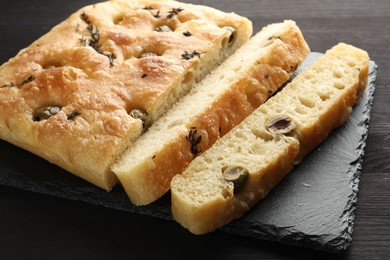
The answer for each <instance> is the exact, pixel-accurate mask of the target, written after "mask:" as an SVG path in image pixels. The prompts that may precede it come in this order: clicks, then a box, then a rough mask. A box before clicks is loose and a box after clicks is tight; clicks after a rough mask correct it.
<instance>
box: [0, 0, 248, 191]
mask: <svg viewBox="0 0 390 260" xmlns="http://www.w3.org/2000/svg"><path fill="white" fill-rule="evenodd" d="M251 32H252V27H251V23H250V21H249V20H247V19H246V18H243V17H240V16H238V15H236V14H233V13H231V14H227V13H223V12H221V11H218V10H215V9H213V8H209V7H204V6H197V5H191V4H185V3H179V2H176V1H151V0H149V1H148V0H132V1H125V0H112V1H109V2H104V3H99V4H95V5H91V6H86V7H84V8H82V9H81V10H79V11H77V12H75V13H74V14H72V15H71V16H70V17H69V18H68V19H66V20H65V21H64V22H62V23H61V24H59V25H57V26H55V27H54V28H53V29H52V30H51V31H50V32H49V33H47V34H46V35H44V36H42V37H41V38H39V39H38V40H36V41H35V42H34V43H32V44H31V45H30V46H29V47H27V48H25V49H23V50H21V51H20V52H19V53H18V54H17V55H16V57H14V58H12V59H10V60H9V61H8V62H6V63H5V64H3V65H2V66H1V67H0V130H1V132H0V138H1V139H4V140H7V141H9V142H11V143H13V144H15V145H18V146H20V147H23V148H25V149H27V150H29V151H31V152H33V153H36V154H37V155H40V156H42V157H44V158H45V159H47V160H49V161H51V162H53V163H55V164H57V165H59V166H61V167H63V168H64V169H66V170H68V171H70V172H72V173H74V174H76V175H78V176H80V177H82V178H84V179H86V180H88V181H90V182H92V183H94V184H96V185H97V186H99V187H102V188H104V189H106V190H110V189H111V188H112V186H113V185H114V184H115V183H116V177H115V175H114V174H113V173H112V172H111V171H110V169H109V166H110V164H111V163H112V161H113V160H114V159H115V158H116V157H117V155H118V154H120V153H121V152H122V151H123V150H124V148H125V147H127V146H128V145H129V144H131V143H132V142H133V141H134V140H135V139H136V138H138V136H140V135H141V134H142V133H143V132H144V131H145V130H146V128H147V127H148V126H149V125H150V124H152V123H153V122H154V121H155V120H156V119H157V118H159V117H160V116H161V115H162V114H164V113H165V112H166V111H167V110H168V109H169V108H170V107H171V106H172V105H173V104H174V103H175V102H176V101H177V100H178V99H180V98H181V97H182V96H184V95H186V94H187V93H188V92H189V90H190V89H191V87H192V85H193V84H194V83H195V82H197V81H200V80H201V79H202V78H203V77H204V76H205V75H206V74H207V73H208V72H209V71H210V70H211V69H213V68H214V67H216V66H217V65H219V64H220V63H221V62H222V61H223V60H224V59H225V58H226V57H227V56H229V55H230V54H232V53H233V52H234V51H235V49H237V48H238V47H239V46H241V45H242V44H243V43H244V42H245V41H246V40H247V39H248V38H249V37H250V35H251ZM135 110H136V111H135ZM134 111H135V112H134Z"/></svg>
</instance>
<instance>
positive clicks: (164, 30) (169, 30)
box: [155, 25, 173, 32]
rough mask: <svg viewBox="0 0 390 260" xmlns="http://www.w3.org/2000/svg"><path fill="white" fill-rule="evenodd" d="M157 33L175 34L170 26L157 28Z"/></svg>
mask: <svg viewBox="0 0 390 260" xmlns="http://www.w3.org/2000/svg"><path fill="white" fill-rule="evenodd" d="M155 31H156V32H173V30H172V29H171V27H169V26H168V25H162V26H160V27H157V28H156V30H155Z"/></svg>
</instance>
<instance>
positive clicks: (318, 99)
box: [171, 44, 369, 234]
mask: <svg viewBox="0 0 390 260" xmlns="http://www.w3.org/2000/svg"><path fill="white" fill-rule="evenodd" d="M368 62H369V57H368V54H367V53H366V52H365V51H363V50H360V49H358V48H355V47H353V46H351V45H346V44H338V45H337V46H335V47H333V48H332V49H331V50H329V51H327V52H326V54H325V55H324V56H322V57H320V58H319V59H318V60H317V61H316V62H315V63H314V64H313V65H311V66H310V67H309V68H308V69H306V70H305V71H303V72H302V73H300V74H299V75H298V76H297V77H296V78H295V79H294V80H293V81H292V82H291V83H289V84H288V85H287V86H286V87H284V89H283V90H282V91H281V92H279V93H278V94H276V95H275V96H274V97H272V98H270V99H269V100H268V101H267V102H266V103H265V104H264V105H262V106H260V107H259V108H258V109H257V110H255V111H254V112H253V113H252V114H251V115H250V116H249V117H247V118H246V119H245V120H244V121H243V122H242V123H241V124H239V125H238V126H236V127H235V128H234V129H233V130H231V132H229V133H228V134H227V135H225V136H224V137H222V138H221V139H219V140H218V141H217V142H216V143H215V144H214V146H213V147H211V148H210V149H209V150H207V151H206V152H205V153H203V154H202V155H201V156H199V157H197V158H195V160H193V161H192V163H191V164H190V165H189V166H188V168H187V169H186V170H185V171H184V173H183V174H182V175H176V176H175V177H174V178H173V180H172V183H171V194H172V213H173V216H174V218H175V219H176V220H177V221H178V222H179V223H180V224H181V225H183V226H184V227H185V228H187V229H189V230H190V231H191V232H193V233H195V234H203V233H207V232H210V231H213V230H215V229H216V228H219V227H221V226H223V225H225V224H227V223H228V222H230V221H231V220H233V219H234V218H238V217H240V216H241V215H242V214H244V213H245V212H246V211H248V210H249V209H250V208H251V207H252V206H253V205H254V204H255V203H256V202H258V201H259V200H260V199H262V198H263V197H265V196H266V195H267V194H268V192H269V191H270V190H271V189H272V188H273V187H275V185H277V183H279V182H280V181H281V180H282V179H283V177H284V176H285V175H287V174H288V172H289V171H290V170H291V169H292V167H293V165H294V164H296V163H299V162H300V161H301V160H302V158H303V157H304V156H305V155H306V154H307V153H309V152H310V151H311V150H312V149H313V148H314V147H316V146H317V145H319V144H320V143H321V142H322V141H324V140H325V138H326V137H327V136H328V135H329V134H330V133H331V131H332V130H333V129H334V128H336V127H338V126H340V125H341V124H343V123H344V122H345V121H346V120H347V119H348V116H349V115H350V113H351V111H352V107H353V106H354V104H355V103H356V102H357V100H358V99H359V97H360V96H361V94H362V93H363V91H364V89H365V87H366V85H367V77H368Z"/></svg>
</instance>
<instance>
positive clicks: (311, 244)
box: [221, 53, 378, 253]
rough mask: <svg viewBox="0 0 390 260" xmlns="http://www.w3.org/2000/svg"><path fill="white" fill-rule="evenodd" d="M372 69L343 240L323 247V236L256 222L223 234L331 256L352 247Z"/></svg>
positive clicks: (352, 167) (371, 75)
mask: <svg viewBox="0 0 390 260" xmlns="http://www.w3.org/2000/svg"><path fill="white" fill-rule="evenodd" d="M312 54H317V53H312ZM369 69H370V70H369V81H368V86H367V88H366V92H367V93H366V95H367V101H366V103H365V104H364V110H363V112H362V114H363V115H364V117H363V118H362V120H361V121H360V122H359V125H361V126H362V127H363V129H364V130H363V132H362V136H361V139H360V141H359V144H358V147H357V159H356V160H355V161H353V162H351V164H350V167H349V169H348V170H347V173H346V174H351V173H352V174H351V182H350V186H351V188H352V190H353V193H352V196H350V197H349V201H348V203H347V205H346V207H345V209H344V213H343V216H342V219H343V221H347V222H348V225H347V227H346V229H345V230H344V231H343V232H342V234H341V235H340V238H337V239H333V240H329V241H327V242H325V243H324V239H322V238H321V237H322V236H315V235H309V234H305V233H303V232H299V231H297V230H292V229H290V227H277V226H274V225H266V224H259V223H255V222H251V223H249V222H247V223H243V222H240V223H239V226H236V225H235V223H232V224H230V225H226V226H225V227H223V228H221V229H222V230H223V231H225V232H227V233H232V234H237V235H241V236H245V237H252V238H256V239H260V240H267V241H273V242H279V243H283V244H286V245H292V246H299V247H305V248H311V249H316V250H320V251H325V252H330V253H340V252H342V251H344V250H345V249H347V248H348V247H349V246H350V244H351V242H352V232H353V225H354V221H355V210H356V205H357V193H358V189H359V180H360V175H361V170H362V166H363V158H364V148H365V146H366V140H367V136H368V128H369V122H370V114H371V113H370V112H371V109H372V105H373V102H374V92H375V82H376V76H377V70H378V66H377V64H376V63H375V61H370V67H369Z"/></svg>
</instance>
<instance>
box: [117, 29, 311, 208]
mask: <svg viewBox="0 0 390 260" xmlns="http://www.w3.org/2000/svg"><path fill="white" fill-rule="evenodd" d="M308 53H309V47H308V46H307V44H306V42H305V40H304V38H303V36H302V33H301V31H300V30H299V28H298V27H297V26H296V24H295V22H293V21H284V22H283V23H277V24H272V25H269V26H267V27H265V28H263V29H262V30H261V31H260V32H259V33H258V34H257V35H256V36H254V37H253V38H252V39H250V40H249V41H248V42H247V43H246V44H244V46H243V47H241V48H240V49H239V50H238V51H237V52H236V53H235V54H233V55H232V56H231V57H230V58H229V59H227V60H226V61H225V62H224V63H223V64H222V65H221V66H220V67H218V68H217V69H215V70H214V71H213V72H212V73H211V74H210V75H208V76H207V77H206V78H205V79H204V80H203V81H202V82H200V83H199V84H197V85H196V86H195V87H194V89H193V91H192V92H191V93H190V94H189V95H187V96H186V97H184V98H183V99H182V100H181V101H180V102H179V103H178V104H177V105H176V106H175V107H174V108H173V109H172V110H170V111H169V112H168V113H167V114H166V115H165V116H163V117H162V118H161V119H160V120H158V121H157V122H156V123H155V125H153V126H152V127H151V128H150V129H149V130H148V132H147V133H145V134H144V135H143V136H142V137H141V138H139V139H138V140H137V142H136V143H135V145H134V146H132V147H130V148H129V149H128V150H127V151H126V152H125V153H124V155H123V156H122V158H121V159H120V160H119V162H118V163H116V164H115V165H114V166H113V168H112V169H113V171H114V172H115V174H116V175H117V176H118V178H119V180H120V182H121V184H122V186H123V187H124V188H125V190H126V192H127V194H128V195H129V197H130V199H131V201H132V202H133V203H134V204H137V205H144V204H148V203H151V202H153V201H155V200H156V199H158V198H159V197H161V196H162V195H163V194H164V193H166V192H167V191H168V190H169V187H170V181H171V179H172V177H173V176H174V175H175V174H178V173H181V172H182V171H183V170H184V169H185V167H186V166H187V165H188V163H189V162H190V161H191V160H192V159H194V158H195V157H196V156H197V155H199V154H200V153H201V152H203V151H205V150H207V149H208V148H209V147H210V146H211V145H212V144H213V143H214V142H215V141H216V140H217V139H218V138H219V137H220V136H223V135H224V134H226V133H227V132H228V131H229V130H230V129H232V128H233V126H235V125H237V124H238V123H239V122H241V121H242V120H243V119H244V118H245V117H246V116H248V115H249V114H250V113H251V112H252V111H253V110H254V109H255V108H257V107H258V106H259V105H260V104H262V103H263V102H264V101H265V100H267V99H268V97H269V96H270V95H272V93H274V92H275V91H276V90H277V89H278V88H279V87H280V86H281V85H282V84H283V83H284V82H285V81H287V80H288V78H289V77H290V75H291V74H292V73H293V72H294V70H295V69H296V68H297V67H298V66H299V65H300V64H301V63H302V61H303V60H304V59H305V57H306V55H307V54H308Z"/></svg>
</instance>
